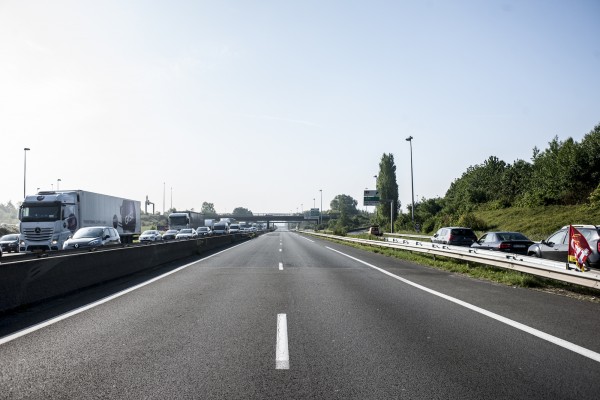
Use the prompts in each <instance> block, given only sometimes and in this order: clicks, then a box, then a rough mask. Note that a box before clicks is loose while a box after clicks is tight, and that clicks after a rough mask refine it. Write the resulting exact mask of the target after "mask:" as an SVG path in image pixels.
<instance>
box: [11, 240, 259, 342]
mask: <svg viewBox="0 0 600 400" xmlns="http://www.w3.org/2000/svg"><path fill="white" fill-rule="evenodd" d="M247 243H249V242H244V243H240V244H238V245H235V246H233V247H229V248H227V249H225V250H223V251H219V252H218V253H215V254H211V255H210V256H208V257H204V258H202V259H200V260H198V261H194V262H191V263H189V264H185V265H182V266H181V267H179V268H177V269H174V270H173V271H169V272H167V273H165V274H162V275H160V276H157V277H156V278H152V279H150V280H149V281H146V282H143V283H140V284H139V285H136V286H133V287H130V288H129V289H126V290H123V291H122V292H118V293H115V294H113V295H111V296H108V297H105V298H103V299H101V300H98V301H96V302H94V303H90V304H88V305H86V306H83V307H79V308H76V309H75V310H73V311H69V312H68V313H65V314H62V315H59V316H58V317H55V318H52V319H49V320H47V321H44V322H42V323H40V324H37V325H34V326H30V327H29V328H26V329H23V330H20V331H18V332H15V333H13V334H11V335H8V336H4V337H2V338H0V345H3V344H4V343H8V342H10V341H12V340H15V339H18V338H20V337H22V336H25V335H28V334H30V333H32V332H35V331H37V330H40V329H42V328H45V327H47V326H50V325H53V324H55V323H57V322H60V321H62V320H64V319H67V318H70V317H72V316H74V315H77V314H80V313H82V312H84V311H87V310H89V309H91V308H94V307H97V306H99V305H101V304H104V303H107V302H109V301H111V300H114V299H116V298H118V297H121V296H123V295H125V294H127V293H130V292H133V291H134V290H137V289H140V288H142V287H144V286H146V285H149V284H151V283H153V282H156V281H158V280H160V279H162V278H166V277H167V276H169V275H171V274H174V273H176V272H179V271H181V270H183V269H186V268H187V267H189V266H190V265H194V264H196V263H199V262H202V261H205V260H208V259H209V258H212V257H215V256H217V255H219V254H221V253H225V252H226V251H229V250H233V249H234V248H236V247H238V246H243V245H245V244H247Z"/></svg>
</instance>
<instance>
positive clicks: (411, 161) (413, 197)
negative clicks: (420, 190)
mask: <svg viewBox="0 0 600 400" xmlns="http://www.w3.org/2000/svg"><path fill="white" fill-rule="evenodd" d="M412 140H413V137H412V136H409V137H407V138H406V141H407V142H409V143H410V186H411V194H412V207H411V208H410V211H411V214H412V223H413V227H414V226H415V182H414V180H413V159H412V158H413V157H412Z"/></svg>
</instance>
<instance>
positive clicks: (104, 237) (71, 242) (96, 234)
mask: <svg viewBox="0 0 600 400" xmlns="http://www.w3.org/2000/svg"><path fill="white" fill-rule="evenodd" d="M120 244H121V237H120V236H119V233H118V232H117V230H116V229H115V228H113V227H111V226H89V227H86V228H79V229H78V230H77V232H75V234H74V235H73V236H72V237H70V238H69V239H67V240H66V241H65V243H64V244H63V250H68V249H83V248H98V247H105V246H117V245H120Z"/></svg>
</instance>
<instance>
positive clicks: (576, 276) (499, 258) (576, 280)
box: [305, 231, 600, 289]
mask: <svg viewBox="0 0 600 400" xmlns="http://www.w3.org/2000/svg"><path fill="white" fill-rule="evenodd" d="M305 233H308V234H310V235H315V236H322V237H326V238H331V239H336V240H341V241H347V242H353V243H360V244H365V245H370V246H380V247H388V248H395V249H401V250H408V251H415V252H419V253H425V254H431V255H433V256H436V255H438V256H442V257H448V258H454V259H459V260H465V261H472V262H476V263H479V264H486V265H492V266H494V267H499V268H504V269H511V270H514V271H520V272H524V273H527V274H531V275H536V276H540V277H543V278H550V279H555V280H558V281H561V282H567V283H572V284H576V285H580V286H586V287H591V288H596V289H600V272H599V271H594V270H592V271H586V272H581V271H580V270H578V269H577V267H576V266H575V265H574V264H569V265H570V268H573V269H567V267H566V265H567V264H566V262H565V263H562V262H558V261H551V260H546V259H541V258H536V257H529V256H523V255H520V254H512V253H504V252H499V251H491V250H478V249H472V248H470V247H461V246H448V245H441V244H436V243H431V242H425V241H420V240H408V239H403V238H386V239H385V240H369V239H358V238H349V237H344V236H335V235H327V234H322V233H316V232H308V231H306V232H305Z"/></svg>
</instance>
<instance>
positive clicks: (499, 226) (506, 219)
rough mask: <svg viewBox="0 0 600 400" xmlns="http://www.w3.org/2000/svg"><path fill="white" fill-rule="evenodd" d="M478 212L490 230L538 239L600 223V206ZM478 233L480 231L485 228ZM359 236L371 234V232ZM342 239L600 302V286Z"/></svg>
mask: <svg viewBox="0 0 600 400" xmlns="http://www.w3.org/2000/svg"><path fill="white" fill-rule="evenodd" d="M475 215H476V216H477V217H478V218H479V219H481V220H483V221H484V222H485V223H486V225H487V226H488V229H489V230H510V231H518V232H523V233H524V234H525V235H527V236H528V237H530V238H531V239H532V240H536V241H538V240H541V239H543V238H546V237H548V235H550V234H551V233H552V232H554V231H555V230H557V229H559V228H560V227H562V226H564V225H568V224H569V223H573V224H597V225H600V210H592V209H589V208H586V207H582V206H552V207H541V208H537V209H523V208H508V209H502V210H492V211H478V212H475ZM405 233H412V232H405ZM478 233H479V234H481V233H483V232H478ZM360 236H362V237H363V238H369V236H368V235H360ZM360 236H359V237H360ZM370 239H375V237H372V236H371V237H370ZM340 243H343V244H345V245H351V246H353V247H357V248H362V249H364V250H368V251H372V252H374V253H380V254H384V255H386V256H389V257H395V258H398V259H403V260H406V261H411V262H414V263H417V264H421V265H426V266H430V267H434V268H437V269H441V270H445V271H449V272H453V273H459V274H464V275H468V276H471V277H473V278H477V279H485V280H489V281H493V282H498V283H501V284H505V285H510V286H519V287H528V288H535V289H539V290H545V291H552V292H554V293H558V294H564V295H568V296H574V297H580V298H584V299H586V300H590V301H596V302H600V290H598V289H591V288H586V287H581V286H577V285H571V284H566V283H562V282H559V281H555V280H552V279H545V278H540V277H537V276H533V275H528V274H524V273H521V272H517V271H510V270H505V269H502V268H496V267H492V266H488V265H483V264H476V263H472V262H470V263H466V262H464V261H460V260H455V259H450V258H444V257H439V256H438V257H435V258H434V257H432V256H430V255H425V254H421V253H413V252H410V251H405V250H395V249H388V248H380V247H373V246H364V245H357V244H349V243H348V242H341V241H340Z"/></svg>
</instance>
